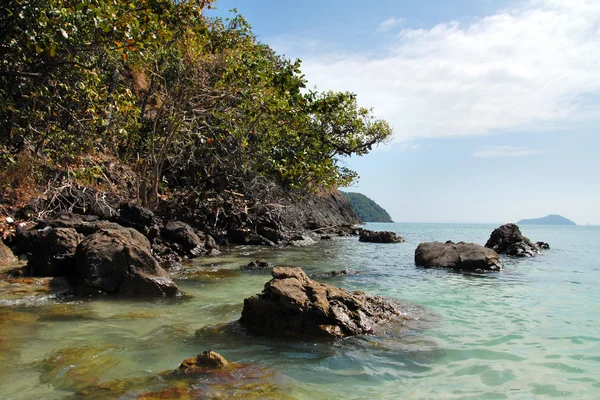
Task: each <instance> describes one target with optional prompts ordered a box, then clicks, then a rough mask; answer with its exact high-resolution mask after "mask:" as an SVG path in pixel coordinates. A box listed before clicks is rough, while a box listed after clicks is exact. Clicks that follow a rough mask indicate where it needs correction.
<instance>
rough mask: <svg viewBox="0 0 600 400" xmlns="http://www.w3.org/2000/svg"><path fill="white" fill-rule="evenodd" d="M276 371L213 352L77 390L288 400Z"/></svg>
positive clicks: (104, 394) (105, 394)
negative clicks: (168, 367)
mask: <svg viewBox="0 0 600 400" xmlns="http://www.w3.org/2000/svg"><path fill="white" fill-rule="evenodd" d="M282 383H283V379H282V377H280V376H279V375H278V374H277V373H276V372H275V371H274V370H272V369H268V368H262V367H259V366H257V365H254V364H239V363H233V362H227V361H226V360H225V359H224V358H223V357H222V356H220V355H219V354H217V353H215V352H212V351H205V352H203V353H202V354H200V355H198V356H197V357H192V358H189V359H187V360H184V361H183V363H182V364H181V365H180V367H179V368H178V369H177V370H175V371H164V372H161V373H158V374H155V375H150V376H142V377H134V378H127V379H117V380H114V381H109V382H105V383H101V384H93V385H90V386H87V387H84V388H81V389H79V390H78V391H77V393H76V397H77V398H85V399H102V400H104V399H107V398H110V399H115V398H127V399H130V398H142V399H288V398H289V397H288V396H287V395H286V394H285V387H283V385H282Z"/></svg>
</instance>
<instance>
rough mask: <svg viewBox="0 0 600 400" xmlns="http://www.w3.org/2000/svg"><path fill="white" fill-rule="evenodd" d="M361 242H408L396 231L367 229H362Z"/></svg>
mask: <svg viewBox="0 0 600 400" xmlns="http://www.w3.org/2000/svg"><path fill="white" fill-rule="evenodd" d="M358 240H359V241H361V242H369V243H402V242H406V240H404V238H403V237H402V236H398V235H396V234H395V233H394V232H374V231H369V230H366V229H363V230H361V232H360V238H359V239H358Z"/></svg>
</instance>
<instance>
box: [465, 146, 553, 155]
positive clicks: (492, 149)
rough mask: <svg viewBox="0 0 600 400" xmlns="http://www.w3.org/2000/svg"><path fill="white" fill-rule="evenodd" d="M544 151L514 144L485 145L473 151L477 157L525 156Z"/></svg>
mask: <svg viewBox="0 0 600 400" xmlns="http://www.w3.org/2000/svg"><path fill="white" fill-rule="evenodd" d="M543 153H544V151H541V150H534V149H527V148H524V147H514V146H485V147H482V148H481V149H479V150H477V151H475V152H474V153H473V157H477V158H505V157H527V156H534V155H538V154H543Z"/></svg>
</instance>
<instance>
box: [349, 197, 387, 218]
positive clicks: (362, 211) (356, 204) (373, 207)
mask: <svg viewBox="0 0 600 400" xmlns="http://www.w3.org/2000/svg"><path fill="white" fill-rule="evenodd" d="M344 195H345V196H346V198H347V199H348V200H349V201H350V204H352V207H353V208H354V211H356V213H357V214H358V216H359V217H360V219H361V220H363V222H393V221H392V217H390V215H389V214H388V213H387V211H385V210H384V209H383V208H382V207H381V206H380V205H379V204H377V203H375V202H374V201H373V200H371V199H370V198H368V197H367V196H365V195H364V194H361V193H352V192H348V193H347V192H344Z"/></svg>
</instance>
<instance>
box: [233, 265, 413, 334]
mask: <svg viewBox="0 0 600 400" xmlns="http://www.w3.org/2000/svg"><path fill="white" fill-rule="evenodd" d="M271 274H272V275H273V279H272V280H270V281H269V282H267V283H266V284H265V288H264V290H263V292H262V293H261V294H258V295H255V296H252V297H250V298H247V299H245V300H244V309H243V311H242V317H241V318H240V322H241V323H242V324H243V325H244V326H246V327H247V328H249V329H251V330H253V331H256V332H260V333H265V334H281V335H292V336H295V335H308V336H325V337H343V336H349V335H367V334H377V333H378V332H380V331H383V330H385V329H384V328H383V326H384V325H385V324H389V323H401V322H402V321H403V319H404V318H406V315H405V314H404V313H403V312H402V310H401V309H400V307H399V305H398V304H397V303H396V302H394V301H392V300H388V299H385V298H383V297H378V296H370V295H368V294H366V293H364V292H359V291H357V292H350V291H347V290H344V289H339V288H336V287H334V286H331V285H327V284H323V283H320V282H316V281H313V280H311V279H310V278H309V277H308V276H307V275H306V274H305V273H304V271H303V270H302V269H300V268H293V267H276V268H274V269H273V271H272V272H271Z"/></svg>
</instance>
